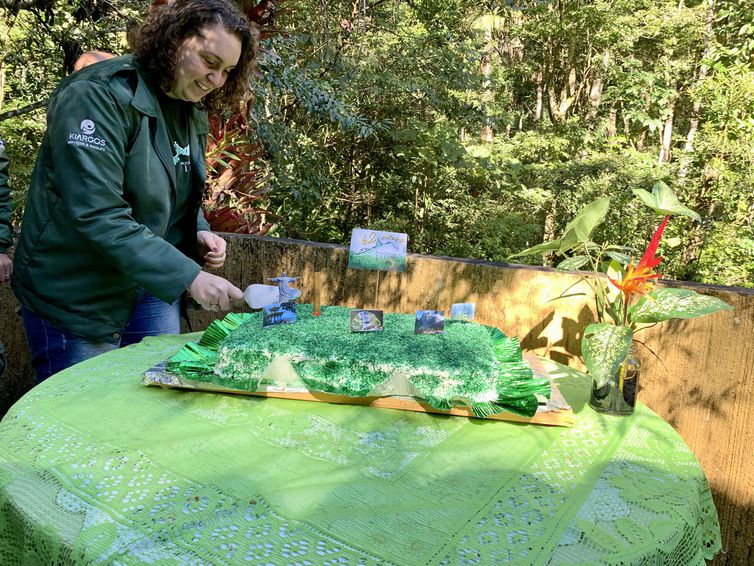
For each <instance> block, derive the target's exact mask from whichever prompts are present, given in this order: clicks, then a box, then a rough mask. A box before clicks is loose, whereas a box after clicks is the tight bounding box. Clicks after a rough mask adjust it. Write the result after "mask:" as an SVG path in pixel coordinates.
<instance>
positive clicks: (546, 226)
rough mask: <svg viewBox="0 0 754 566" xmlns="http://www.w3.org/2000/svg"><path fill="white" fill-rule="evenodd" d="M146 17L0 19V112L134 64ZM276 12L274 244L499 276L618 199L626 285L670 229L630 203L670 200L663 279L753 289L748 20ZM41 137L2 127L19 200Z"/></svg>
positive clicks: (601, 13) (725, 12)
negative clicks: (374, 246) (387, 240)
mask: <svg viewBox="0 0 754 566" xmlns="http://www.w3.org/2000/svg"><path fill="white" fill-rule="evenodd" d="M32 4H33V3H32ZM47 4H49V3H47ZM47 4H45V5H47ZM147 4H148V2H146V1H143V0H123V1H119V2H115V3H110V4H107V5H106V6H105V5H104V4H102V5H101V4H100V3H97V2H89V1H88V0H87V1H85V0H77V2H74V3H72V4H70V3H61V2H59V1H57V0H56V1H55V2H53V3H52V5H51V7H52V12H51V13H47V12H46V11H45V10H44V8H33V9H31V10H20V11H17V13H14V14H7V15H9V17H8V18H6V19H5V20H4V24H2V25H4V26H5V27H3V28H2V29H0V32H2V33H0V41H1V42H2V43H0V47H2V53H3V61H4V64H5V65H6V85H5V101H4V106H3V108H2V110H10V109H15V108H20V107H23V106H24V105H26V104H29V103H33V102H37V101H38V100H40V99H43V98H45V97H46V96H48V95H49V93H50V91H51V89H52V88H53V86H54V85H55V84H56V83H57V81H58V80H59V78H60V77H61V76H62V75H63V74H65V73H66V65H67V62H68V61H69V60H70V57H71V55H70V53H71V52H72V51H71V50H72V49H74V48H75V47H76V46H79V47H80V48H82V49H89V48H92V47H110V48H112V50H114V51H116V52H117V51H120V50H121V49H122V48H123V45H124V31H125V29H126V28H127V27H128V25H130V22H133V21H136V20H137V19H138V18H139V17H140V16H139V14H143V13H144V11H145V9H146V6H147ZM40 6H41V5H40ZM281 7H282V8H284V10H281V11H280V13H279V14H278V16H277V19H276V20H275V23H274V27H275V28H277V29H280V30H284V33H276V34H273V35H271V36H270V37H269V38H268V39H266V40H265V42H264V47H265V53H266V56H265V57H264V59H263V60H262V61H261V62H260V71H261V74H260V77H259V78H258V79H257V80H255V81H253V84H252V88H253V91H254V95H255V98H254V100H253V109H252V111H251V116H250V122H249V123H250V125H251V127H252V128H255V129H256V132H255V136H256V138H255V139H259V140H260V141H261V142H262V143H263V145H264V148H265V150H266V152H267V155H266V157H265V158H264V160H263V161H264V163H262V162H261V161H260V162H259V163H258V164H257V165H258V166H259V167H260V168H262V169H265V170H267V169H268V170H269V172H270V177H269V188H270V190H269V192H266V193H265V198H269V207H270V209H271V212H272V213H273V214H274V215H276V217H277V223H276V225H275V226H274V228H272V230H271V232H270V233H271V234H273V235H278V236H286V237H293V238H300V239H308V240H315V241H324V242H335V243H341V244H347V243H348V241H349V238H350V232H351V230H352V229H353V228H355V227H362V228H374V229H382V230H393V231H401V232H406V233H408V234H409V246H410V248H409V249H410V251H412V252H420V253H430V254H437V255H452V256H460V257H470V258H479V259H485V260H493V261H504V260H505V258H506V257H508V256H510V255H512V254H515V253H516V252H519V251H520V250H522V249H525V248H531V247H532V246H535V245H537V244H539V243H542V242H547V241H550V240H553V239H554V238H555V236H556V235H560V234H563V233H564V232H567V230H566V227H567V226H568V224H569V222H571V220H572V219H573V217H574V216H575V215H576V214H577V212H578V211H579V210H581V209H582V208H583V207H584V205H585V204H587V203H589V202H592V201H594V200H595V199H598V198H607V197H609V198H610V201H611V207H610V208H609V210H608V211H607V212H606V215H605V218H604V222H602V223H599V224H598V225H596V227H595V228H594V230H593V232H592V234H591V236H590V237H591V240H592V241H593V242H594V243H595V244H596V245H598V246H601V247H602V246H604V256H605V258H606V260H607V259H611V260H613V259H616V258H617V261H618V264H620V263H625V261H626V260H627V257H628V255H630V254H631V252H632V250H633V251H634V252H635V250H640V249H642V248H643V246H644V245H645V243H646V241H647V239H648V237H649V236H650V234H651V230H652V229H653V228H654V226H655V224H656V218H655V216H654V214H653V212H652V211H651V210H649V209H647V208H646V207H644V206H642V204H641V202H639V200H638V199H636V198H635V196H634V193H633V191H634V189H641V190H642V191H643V193H644V192H645V190H648V189H650V188H651V187H653V186H654V185H655V184H656V183H658V182H662V183H664V184H665V185H666V186H667V187H669V188H672V191H673V192H674V193H675V194H677V195H678V197H679V199H680V201H681V202H683V203H684V205H685V206H688V207H689V208H690V209H693V210H696V211H698V212H699V213H700V216H701V222H698V223H697V222H694V221H693V219H692V218H677V219H675V220H674V222H673V223H672V224H671V225H670V226H668V228H667V232H666V234H665V239H664V242H663V249H662V253H663V256H664V260H663V274H664V276H665V277H666V278H676V279H688V280H695V281H702V282H709V283H719V284H735V285H743V286H752V285H754V250H753V247H754V234H753V233H752V226H754V196H753V195H752V191H751V187H752V185H754V168H752V167H751V155H752V151H753V150H754V86H753V85H754V71H753V70H752V67H751V63H752V53H753V52H754V51H753V48H752V46H754V39H752V38H754V27H753V26H752V24H751V22H752V21H754V9H752V7H751V6H750V3H749V2H743V1H741V0H720V1H718V2H715V3H714V4H713V3H711V2H707V1H704V2H702V1H696V2H685V3H678V2H677V1H671V0H656V1H651V2H650V1H648V0H595V1H593V2H587V3H585V2H581V1H577V0H562V1H560V2H549V1H545V2H538V1H523V0H522V1H516V2H506V3H501V2H493V1H483V2H478V1H472V0H416V1H412V2H401V1H399V0H387V1H384V2H372V3H366V5H364V4H361V3H359V4H358V5H354V4H353V3H352V2H345V1H335V2H329V3H326V4H323V3H321V2H313V1H311V0H299V1H297V2H296V3H285V4H284V5H281ZM710 10H712V11H710ZM7 12H8V10H7V9H6V13H7ZM51 14H54V16H53V15H51ZM708 16H709V18H708ZM708 21H711V22H713V26H712V27H711V28H708V26H707V22H708ZM74 50H75V49H74ZM671 117H672V122H671V121H670V119H671ZM42 122H43V114H42V112H41V111H39V112H37V113H36V114H34V115H29V114H27V115H24V116H22V117H16V118H11V119H8V120H5V121H3V122H0V135H3V137H4V138H5V139H6V141H7V142H8V146H9V150H10V152H11V159H12V170H11V173H12V175H13V178H12V181H13V182H14V184H15V185H16V186H17V187H22V186H25V185H26V183H27V182H28V176H29V175H30V168H31V166H32V163H33V159H31V158H30V157H29V156H32V155H33V154H34V151H35V147H36V145H37V144H38V141H39V139H40V135H41V132H42V131H43V125H41V124H42ZM483 128H488V129H489V130H490V131H491V134H492V136H493V141H492V142H491V143H487V142H482V141H480V134H481V133H482V130H483ZM666 132H667V134H668V136H667V137H666V139H667V140H669V141H668V142H667V143H669V145H668V146H667V147H663V143H665V142H663V134H664V133H666ZM250 137H251V134H250ZM15 147H17V148H18V149H17V150H16V149H15ZM661 149H662V152H661ZM16 151H17V153H15V152H16ZM22 197H23V195H17V198H19V199H22ZM645 198H647V199H649V200H651V199H654V198H655V197H652V196H651V195H649V193H646V194H645ZM656 198H657V199H658V201H657V202H656V203H655V205H656V208H657V209H658V210H662V209H666V208H667V207H666V205H665V204H663V203H662V202H660V201H662V200H663V199H662V198H661V196H660V195H658V196H657V197H656ZM670 208H671V209H672V208H673V207H672V206H671V207H670ZM607 242H621V243H622V245H623V246H624V248H621V249H614V248H609V247H608V245H607ZM583 257H584V256H582V257H581V259H579V258H578V257H576V258H573V257H571V258H570V259H569V260H568V261H569V262H570V263H567V264H565V266H566V267H569V268H579V267H584V264H583V263H580V262H583V261H584V259H583ZM561 259H563V258H556V257H553V255H552V254H547V255H545V257H544V258H543V257H541V256H523V257H522V259H521V260H520V261H529V262H532V263H546V264H551V263H553V262H560V261H561Z"/></svg>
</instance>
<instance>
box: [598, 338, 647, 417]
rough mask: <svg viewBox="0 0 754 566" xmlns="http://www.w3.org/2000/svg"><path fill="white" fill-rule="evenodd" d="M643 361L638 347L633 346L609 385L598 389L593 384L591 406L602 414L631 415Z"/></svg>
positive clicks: (609, 380)
mask: <svg viewBox="0 0 754 566" xmlns="http://www.w3.org/2000/svg"><path fill="white" fill-rule="evenodd" d="M640 373H641V361H640V360H639V356H638V351H637V348H636V345H635V344H634V345H631V349H630V350H629V351H628V354H627V355H626V358H625V359H624V360H623V363H622V364H621V365H620V367H619V368H618V371H616V372H615V373H614V374H613V375H612V376H611V377H610V379H608V381H607V383H605V384H604V385H603V386H602V387H596V386H595V383H594V382H592V394H591V396H590V397H589V406H590V407H591V408H592V409H594V410H595V411H598V412H600V413H608V414H611V415H630V414H632V413H633V412H634V407H635V406H636V393H637V392H638V388H639V374H640Z"/></svg>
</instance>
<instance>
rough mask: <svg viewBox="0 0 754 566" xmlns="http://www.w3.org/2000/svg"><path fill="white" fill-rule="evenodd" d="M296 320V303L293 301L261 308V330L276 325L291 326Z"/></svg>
mask: <svg viewBox="0 0 754 566" xmlns="http://www.w3.org/2000/svg"><path fill="white" fill-rule="evenodd" d="M296 320H297V318H296V303H294V302H293V301H289V302H287V303H275V304H274V305H269V306H266V307H264V308H262V328H264V327H265V326H274V325H276V324H292V323H294V322H296Z"/></svg>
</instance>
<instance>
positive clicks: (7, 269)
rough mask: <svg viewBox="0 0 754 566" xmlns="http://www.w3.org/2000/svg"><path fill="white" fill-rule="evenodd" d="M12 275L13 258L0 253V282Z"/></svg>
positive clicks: (7, 279)
mask: <svg viewBox="0 0 754 566" xmlns="http://www.w3.org/2000/svg"><path fill="white" fill-rule="evenodd" d="M11 275H13V260H12V259H11V258H10V256H9V255H8V254H0V283H7V282H8V281H10V276H11Z"/></svg>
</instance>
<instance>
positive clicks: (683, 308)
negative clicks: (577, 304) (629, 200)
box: [511, 182, 733, 414]
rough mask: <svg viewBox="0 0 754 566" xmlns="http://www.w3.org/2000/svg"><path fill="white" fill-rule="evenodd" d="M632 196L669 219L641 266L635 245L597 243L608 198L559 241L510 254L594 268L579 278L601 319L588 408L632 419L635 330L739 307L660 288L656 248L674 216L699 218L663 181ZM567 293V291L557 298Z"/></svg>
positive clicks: (591, 343) (592, 338) (588, 351)
mask: <svg viewBox="0 0 754 566" xmlns="http://www.w3.org/2000/svg"><path fill="white" fill-rule="evenodd" d="M633 192H634V194H635V195H636V196H637V197H638V198H639V199H640V200H641V202H642V203H643V204H645V205H646V206H648V207H650V208H651V209H653V210H654V211H655V212H656V213H657V214H658V215H661V216H663V217H664V218H663V220H662V222H661V223H660V225H659V226H658V227H657V229H656V230H655V232H654V235H653V236H652V239H651V240H650V242H649V245H648V246H647V248H646V250H645V251H644V254H643V255H642V257H641V259H639V260H638V261H636V260H635V259H634V257H632V256H631V255H629V254H628V253H627V252H631V251H632V250H631V248H627V247H625V246H619V245H614V244H598V243H596V242H594V241H592V233H593V232H594V229H595V228H596V227H597V226H599V225H600V224H601V223H602V222H603V221H604V219H605V216H606V215H607V211H608V208H609V206H610V199H609V198H607V197H602V198H598V199H596V200H594V201H592V202H591V203H589V204H588V205H586V206H585V207H584V208H583V209H582V210H581V211H580V212H579V213H578V214H577V215H576V217H575V218H574V219H573V220H572V221H571V222H570V223H569V224H568V225H567V226H566V227H565V230H564V232H563V235H562V236H561V237H560V238H558V239H556V240H552V241H550V242H545V243H542V244H539V245H537V246H534V247H531V248H528V249H526V250H524V251H522V252H520V253H518V254H514V255H513V256H511V258H513V257H520V256H523V255H531V254H540V253H555V254H558V255H562V256H564V257H565V259H564V260H563V261H562V262H561V263H559V264H558V266H557V268H558V269H562V270H578V269H581V268H582V267H584V266H588V267H589V272H588V273H586V274H584V276H583V277H582V278H581V279H580V280H579V281H584V282H586V283H587V285H588V286H589V287H590V289H591V291H592V293H593V298H594V305H595V312H596V317H597V320H596V321H595V322H594V323H593V324H590V325H589V326H587V327H586V329H585V330H584V335H583V338H582V340H581V353H582V356H583V359H584V365H585V366H586V368H587V371H588V373H589V374H590V375H591V377H592V394H591V397H590V400H589V404H590V405H591V406H592V408H594V409H595V410H597V411H601V412H608V413H614V414H631V413H632V412H633V410H634V404H635V398H636V388H637V381H638V377H639V369H640V364H639V360H638V357H637V355H636V346H635V336H636V332H637V331H639V330H641V329H642V328H646V327H648V326H649V325H654V324H656V323H658V322H663V321H665V320H670V319H673V318H678V319H688V318H694V317H697V316H702V315H705V314H710V313H713V312H717V311H720V310H733V307H731V306H730V305H728V304H727V303H725V302H724V301H722V300H720V299H718V298H716V297H711V296H709V295H702V294H700V293H696V292H694V291H691V290H689V289H675V288H669V287H657V286H656V282H657V281H658V280H659V279H660V278H661V277H662V275H661V274H660V273H658V272H657V271H656V268H657V267H658V266H659V264H660V262H661V261H662V257H661V256H658V255H657V251H658V248H659V245H660V238H661V237H662V232H663V230H664V229H665V226H666V225H667V223H668V219H669V218H670V216H672V215H683V216H688V217H690V218H693V219H695V220H697V221H699V220H700V218H699V215H698V214H697V213H696V212H694V211H693V210H691V209H689V208H687V207H686V206H684V205H683V204H681V202H680V201H679V200H678V198H677V197H676V195H675V193H674V192H673V191H672V190H671V189H670V188H669V187H668V186H667V185H666V184H665V183H662V182H659V183H656V184H655V185H654V186H653V187H652V192H651V193H650V192H648V191H645V190H643V189H634V191H633ZM566 292H567V291H566ZM564 296H566V294H565V292H564V293H563V294H561V296H560V297H558V298H562V297H564ZM567 296H573V295H570V294H569V295H567Z"/></svg>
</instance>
